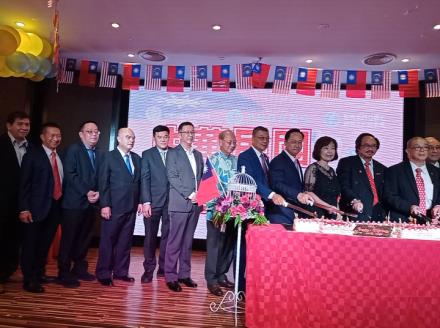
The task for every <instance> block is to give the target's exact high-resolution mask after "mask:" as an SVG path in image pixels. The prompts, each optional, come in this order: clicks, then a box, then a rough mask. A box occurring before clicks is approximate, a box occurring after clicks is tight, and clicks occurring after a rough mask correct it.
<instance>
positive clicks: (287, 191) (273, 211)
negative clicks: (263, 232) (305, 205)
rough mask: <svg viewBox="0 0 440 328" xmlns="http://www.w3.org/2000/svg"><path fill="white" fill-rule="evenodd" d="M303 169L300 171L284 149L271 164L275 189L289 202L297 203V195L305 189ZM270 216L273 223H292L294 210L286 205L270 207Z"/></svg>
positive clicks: (270, 174)
mask: <svg viewBox="0 0 440 328" xmlns="http://www.w3.org/2000/svg"><path fill="white" fill-rule="evenodd" d="M301 178H302V171H301V172H298V170H297V168H296V166H295V164H294V163H293V162H292V160H291V159H290V158H289V156H288V155H287V154H286V153H285V152H284V151H282V152H281V153H280V154H279V155H278V156H276V157H275V158H274V159H273V160H272V161H271V162H270V165H269V181H270V186H271V187H272V189H273V191H275V192H276V193H277V194H280V195H281V196H283V197H284V199H285V200H286V201H287V202H289V203H297V202H298V201H297V198H296V197H297V196H298V194H299V193H300V192H302V191H303V189H304V184H303V183H302V182H301V181H302V179H301ZM268 216H269V220H270V222H271V223H287V224H292V223H293V219H294V211H293V210H292V209H290V208H287V207H284V206H278V205H273V206H270V207H269V210H268Z"/></svg>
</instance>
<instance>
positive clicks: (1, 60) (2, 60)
mask: <svg viewBox="0 0 440 328" xmlns="http://www.w3.org/2000/svg"><path fill="white" fill-rule="evenodd" d="M5 61H6V58H5V57H3V56H0V71H1V70H2V68H3V67H4V66H5Z"/></svg>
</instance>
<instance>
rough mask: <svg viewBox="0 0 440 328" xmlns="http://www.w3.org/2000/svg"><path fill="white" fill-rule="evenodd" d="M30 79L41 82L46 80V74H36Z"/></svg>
mask: <svg viewBox="0 0 440 328" xmlns="http://www.w3.org/2000/svg"><path fill="white" fill-rule="evenodd" d="M30 80H31V81H34V82H40V81H43V80H44V76H43V75H38V74H37V75H35V76H34V77H31V78H30Z"/></svg>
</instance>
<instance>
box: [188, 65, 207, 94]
mask: <svg viewBox="0 0 440 328" xmlns="http://www.w3.org/2000/svg"><path fill="white" fill-rule="evenodd" d="M207 77H208V66H206V65H202V66H191V91H206V90H208V82H207V81H208V80H207Z"/></svg>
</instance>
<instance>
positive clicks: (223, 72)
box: [212, 65, 231, 91]
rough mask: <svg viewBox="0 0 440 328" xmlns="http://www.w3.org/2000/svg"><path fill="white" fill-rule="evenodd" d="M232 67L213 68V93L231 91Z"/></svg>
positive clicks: (220, 66)
mask: <svg viewBox="0 0 440 328" xmlns="http://www.w3.org/2000/svg"><path fill="white" fill-rule="evenodd" d="M230 73H231V66H229V65H213V66H212V91H229V78H230Z"/></svg>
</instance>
